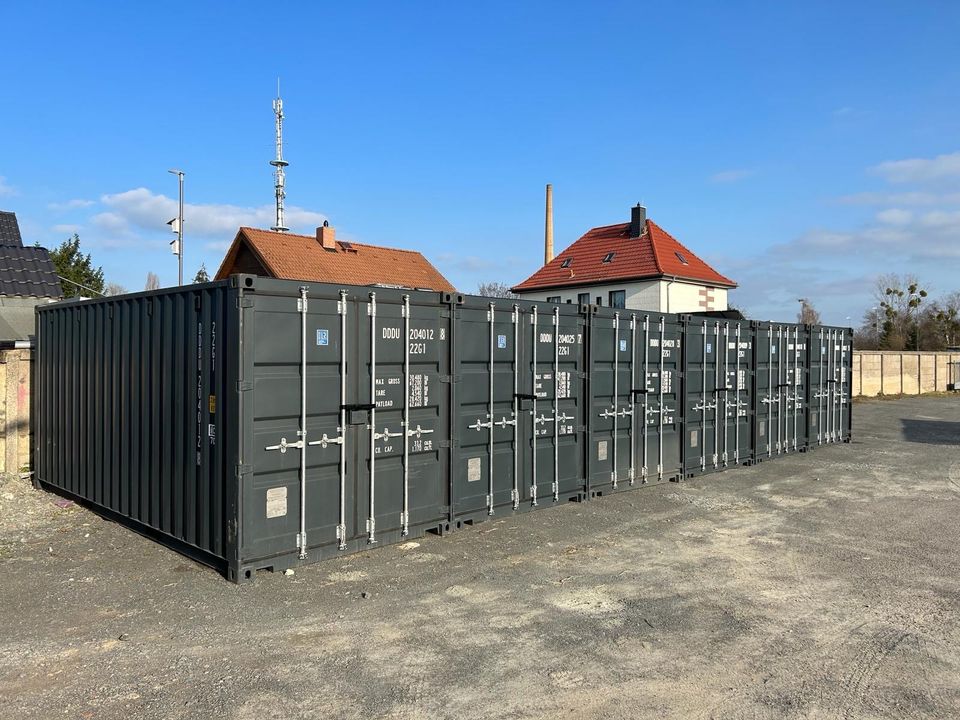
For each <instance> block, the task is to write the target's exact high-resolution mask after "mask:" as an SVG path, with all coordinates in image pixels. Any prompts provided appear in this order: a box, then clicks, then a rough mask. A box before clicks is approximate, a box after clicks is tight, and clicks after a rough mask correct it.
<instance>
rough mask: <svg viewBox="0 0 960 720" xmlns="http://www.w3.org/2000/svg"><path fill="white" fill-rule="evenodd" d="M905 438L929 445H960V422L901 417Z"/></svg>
mask: <svg viewBox="0 0 960 720" xmlns="http://www.w3.org/2000/svg"><path fill="white" fill-rule="evenodd" d="M900 423H901V426H902V427H901V429H902V431H903V439H904V440H906V441H907V442H915V443H926V444H928V445H960V422H945V421H943V420H917V419H916V418H901V419H900Z"/></svg>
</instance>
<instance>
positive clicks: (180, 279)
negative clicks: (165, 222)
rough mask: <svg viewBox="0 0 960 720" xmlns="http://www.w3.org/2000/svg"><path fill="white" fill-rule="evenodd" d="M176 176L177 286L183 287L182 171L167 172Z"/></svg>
mask: <svg viewBox="0 0 960 720" xmlns="http://www.w3.org/2000/svg"><path fill="white" fill-rule="evenodd" d="M167 172H169V173H172V174H173V175H176V176H177V181H178V182H177V184H178V186H179V189H180V193H179V195H180V200H179V203H178V210H177V268H178V269H177V284H178V285H183V170H167Z"/></svg>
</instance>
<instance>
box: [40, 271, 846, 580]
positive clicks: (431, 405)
mask: <svg viewBox="0 0 960 720" xmlns="http://www.w3.org/2000/svg"><path fill="white" fill-rule="evenodd" d="M850 351H851V333H850V330H849V329H845V328H834V327H823V326H809V325H794V324H778V323H768V322H755V321H744V320H740V321H737V320H729V319H720V318H708V317H703V316H684V315H665V314H658V313H648V312H641V311H631V310H615V309H612V308H604V307H596V306H581V307H578V306H576V305H570V304H564V305H557V304H550V303H543V302H530V301H524V300H514V299H491V298H482V297H473V296H466V295H456V294H449V293H434V292H421V291H405V290H401V289H393V288H383V287H375V288H374V287H339V286H332V285H322V284H315V283H310V284H301V283H297V282H291V281H282V280H271V279H265V278H259V277H253V276H245V275H238V276H234V277H232V278H230V279H229V280H225V281H221V282H215V283H209V284H203V285H194V286H190V287H184V288H176V289H171V290H160V291H155V292H150V293H139V294H133V295H126V296H117V297H111V298H105V299H100V300H87V301H67V302H61V303H56V304H52V305H45V306H41V307H39V308H38V311H37V355H36V368H35V403H36V408H37V411H36V414H35V428H34V429H35V434H36V442H35V447H36V456H35V474H36V477H37V479H38V480H39V482H40V484H41V485H42V486H43V487H45V488H48V489H50V490H53V491H55V492H59V493H62V494H65V495H68V496H70V497H74V498H77V499H80V500H83V501H86V502H87V503H89V504H90V505H91V506H92V507H94V508H95V509H97V510H98V511H99V512H101V513H102V514H105V515H107V516H109V517H112V518H114V519H117V520H119V521H121V522H124V523H127V524H128V525H130V526H131V527H133V528H134V529H136V530H138V531H139V532H142V533H144V534H147V535H149V536H151V537H154V538H155V539H157V540H159V541H160V542H162V543H164V544H166V545H168V546H170V547H173V548H175V549H176V550H178V551H180V552H182V553H184V554H187V555H189V556H191V557H193V558H195V559H197V560H199V561H201V562H205V563H207V564H209V565H211V566H213V567H215V568H217V569H218V570H220V571H221V572H223V573H224V574H225V575H226V577H227V578H229V579H231V580H234V581H238V582H239V581H243V580H246V579H249V578H251V577H252V576H253V574H254V573H255V571H256V570H258V569H265V568H268V569H272V570H282V569H286V568H288V567H290V566H293V565H297V564H301V563H305V562H312V561H316V560H319V559H322V558H325V557H329V556H334V555H338V554H342V553H348V552H353V551H358V550H361V549H367V548H369V547H371V546H376V545H379V544H385V543H392V542H397V541H400V540H402V539H405V538H411V537H415V536H418V535H421V534H423V533H424V532H428V531H433V532H440V533H443V532H446V531H449V530H453V529H456V528H459V527H462V526H463V525H466V524H472V523H474V522H477V521H481V520H484V519H487V518H490V517H491V516H494V517H498V516H503V515H509V514H512V513H518V512H525V511H528V510H532V509H536V508H543V507H551V506H554V505H556V504H558V503H562V502H566V501H570V500H575V501H580V500H586V499H589V498H591V497H596V496H599V495H606V494H610V493H612V492H616V491H620V490H624V489H628V488H636V487H641V486H645V485H653V484H657V483H662V482H667V481H677V480H682V479H684V478H689V477H692V476H694V475H698V474H701V473H709V472H714V471H719V470H724V469H726V468H731V467H735V466H737V465H742V464H750V463H755V462H759V461H762V460H766V459H770V458H775V457H779V456H782V455H787V454H792V453H799V452H804V451H806V450H808V449H810V448H815V447H818V446H820V445H825V444H830V443H836V442H841V441H848V440H849V438H850V433H851V416H850V410H851V406H850V398H851V390H850V368H851V352H850Z"/></svg>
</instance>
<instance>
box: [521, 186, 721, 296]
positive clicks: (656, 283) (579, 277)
mask: <svg viewBox="0 0 960 720" xmlns="http://www.w3.org/2000/svg"><path fill="white" fill-rule="evenodd" d="M548 212H549V209H548ZM549 227H550V226H548V228H549ZM548 233H550V230H549V229H548ZM552 245H553V238H552V234H551V235H550V236H549V239H548V241H547V248H548V250H547V252H548V254H549V252H550V248H552ZM735 287H737V284H736V283H735V282H734V281H733V280H731V279H730V278H728V277H726V276H724V275H721V274H720V273H719V272H717V271H716V270H714V269H713V268H712V267H710V266H709V265H708V264H707V263H705V262H704V261H703V260H701V259H700V258H699V257H697V255H695V254H694V253H693V251H691V250H690V249H689V248H687V247H686V246H684V245H683V244H681V243H680V241H678V240H677V239H676V238H674V237H673V236H672V235H670V233H668V232H667V231H666V230H664V229H663V228H661V227H660V226H659V225H657V224H656V223H654V222H653V221H652V220H649V219H648V218H647V211H646V208H644V207H643V206H641V205H637V206H636V207H635V208H632V210H631V218H630V222H628V223H619V224H617V225H604V226H602V227H595V228H593V229H591V230H588V231H587V233H586V234H584V235H583V236H582V237H581V238H580V239H579V240H577V241H576V242H575V243H573V244H572V245H571V246H570V247H568V248H567V249H566V250H563V251H562V252H560V253H558V254H557V256H556V257H553V258H549V257H548V262H547V263H546V264H545V265H544V266H543V267H542V268H540V269H539V270H537V271H536V272H535V273H534V274H533V275H531V276H530V277H528V278H527V279H526V280H524V281H523V282H522V283H520V284H519V285H516V286H515V287H513V288H511V289H512V290H513V292H515V293H516V294H517V295H519V296H520V297H522V298H524V299H526V300H544V301H546V302H557V303H579V304H595V305H609V306H613V307H620V308H627V309H630V310H650V311H652V312H669V313H693V312H703V311H711V310H726V309H727V291H729V290H732V289H733V288H735Z"/></svg>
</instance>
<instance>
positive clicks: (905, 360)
mask: <svg viewBox="0 0 960 720" xmlns="http://www.w3.org/2000/svg"><path fill="white" fill-rule="evenodd" d="M957 362H960V353H947V352H898V351H881V350H855V351H854V353H853V394H854V396H862V397H874V396H876V395H920V394H922V393H931V392H944V391H945V390H947V386H948V384H949V383H950V382H958V383H960V374H958V367H957V365H956V363H957ZM951 372H953V373H954V374H957V377H953V378H952V379H951Z"/></svg>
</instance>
